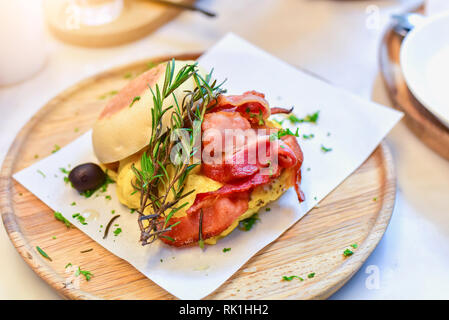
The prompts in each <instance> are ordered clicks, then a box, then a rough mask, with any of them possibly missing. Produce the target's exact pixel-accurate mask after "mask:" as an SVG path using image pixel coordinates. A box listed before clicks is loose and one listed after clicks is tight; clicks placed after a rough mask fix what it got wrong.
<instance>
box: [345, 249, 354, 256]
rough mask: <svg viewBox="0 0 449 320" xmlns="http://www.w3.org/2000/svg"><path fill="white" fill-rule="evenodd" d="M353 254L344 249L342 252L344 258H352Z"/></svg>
mask: <svg viewBox="0 0 449 320" xmlns="http://www.w3.org/2000/svg"><path fill="white" fill-rule="evenodd" d="M353 254H354V252H352V251H351V250H349V249H346V250H345V251H343V255H344V256H345V257H349V256H352V255H353Z"/></svg>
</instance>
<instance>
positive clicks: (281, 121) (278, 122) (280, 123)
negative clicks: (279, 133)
mask: <svg viewBox="0 0 449 320" xmlns="http://www.w3.org/2000/svg"><path fill="white" fill-rule="evenodd" d="M272 120H273V121H274V122H276V123H277V124H279V125H281V126H282V124H283V123H284V120H276V119H272Z"/></svg>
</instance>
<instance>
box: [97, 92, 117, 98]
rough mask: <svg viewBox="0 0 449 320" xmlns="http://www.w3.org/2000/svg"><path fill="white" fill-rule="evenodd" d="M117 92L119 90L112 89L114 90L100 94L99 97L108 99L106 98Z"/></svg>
mask: <svg viewBox="0 0 449 320" xmlns="http://www.w3.org/2000/svg"><path fill="white" fill-rule="evenodd" d="M117 93H118V91H117V90H112V91H109V92H107V93H105V94H103V95H101V96H99V97H98V99H101V100H103V99H106V98H110V97H112V96H115V95H116V94H117Z"/></svg>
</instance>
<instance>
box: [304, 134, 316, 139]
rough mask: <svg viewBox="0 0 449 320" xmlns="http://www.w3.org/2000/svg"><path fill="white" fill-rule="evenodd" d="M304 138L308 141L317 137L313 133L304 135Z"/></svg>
mask: <svg viewBox="0 0 449 320" xmlns="http://www.w3.org/2000/svg"><path fill="white" fill-rule="evenodd" d="M302 137H303V138H304V139H306V140H307V139H312V138H313V137H315V135H314V134H313V133H311V134H303V135H302Z"/></svg>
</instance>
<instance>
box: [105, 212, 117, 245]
mask: <svg viewBox="0 0 449 320" xmlns="http://www.w3.org/2000/svg"><path fill="white" fill-rule="evenodd" d="M118 217H120V215H119V214H118V215H116V216H113V217H112V219H111V220H109V222H108V224H107V226H106V229H105V230H104V236H103V239H106V237H107V236H108V232H109V228H111V225H112V223H113V222H114V221H115V219H117V218H118Z"/></svg>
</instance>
